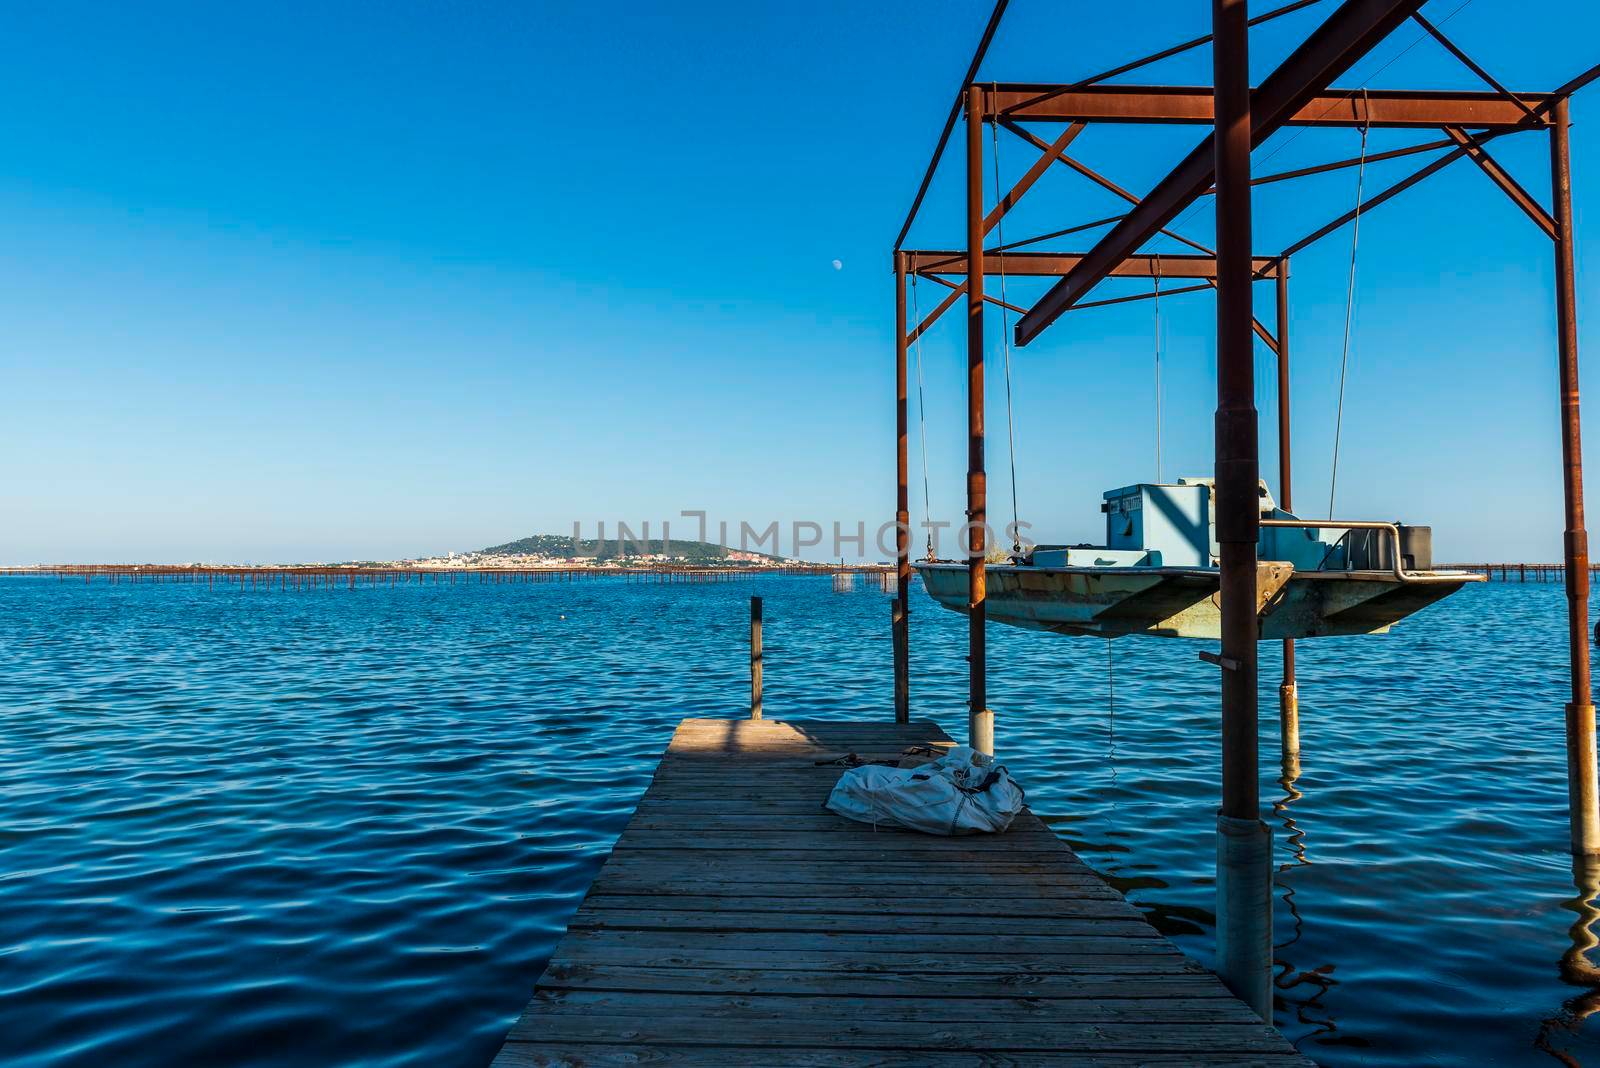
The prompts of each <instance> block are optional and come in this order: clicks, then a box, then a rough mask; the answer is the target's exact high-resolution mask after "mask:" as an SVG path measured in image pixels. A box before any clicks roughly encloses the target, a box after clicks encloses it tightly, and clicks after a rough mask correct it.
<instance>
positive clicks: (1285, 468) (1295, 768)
mask: <svg viewBox="0 0 1600 1068" xmlns="http://www.w3.org/2000/svg"><path fill="white" fill-rule="evenodd" d="M1277 295H1278V324H1277V341H1278V495H1279V501H1278V503H1279V504H1281V505H1282V506H1283V510H1284V511H1286V512H1292V511H1294V491H1293V485H1294V479H1293V477H1292V471H1291V467H1290V463H1289V259H1288V257H1287V256H1286V257H1284V258H1283V259H1281V260H1279V261H1278V287H1277ZM1278 737H1279V738H1280V739H1281V741H1282V755H1283V777H1284V778H1285V779H1286V780H1288V781H1290V782H1293V781H1294V780H1295V779H1298V778H1299V777H1300V689H1299V686H1298V684H1297V683H1296V682H1295V677H1294V639H1293V638H1285V639H1283V682H1282V683H1281V684H1280V685H1279V686H1278Z"/></svg>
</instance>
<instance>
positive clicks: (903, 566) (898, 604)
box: [891, 251, 911, 723]
mask: <svg viewBox="0 0 1600 1068" xmlns="http://www.w3.org/2000/svg"><path fill="white" fill-rule="evenodd" d="M894 352H895V356H894V383H895V391H894V392H895V401H894V423H895V494H894V522H895V534H894V546H895V548H894V553H895V555H894V560H895V568H894V574H895V593H894V608H893V610H892V613H891V619H892V628H893V634H894V721H895V722H896V723H908V722H910V720H911V628H910V618H911V617H910V616H909V615H908V612H909V610H910V607H911V606H910V603H909V597H910V588H911V498H910V493H909V491H908V490H907V488H906V486H907V482H908V481H909V478H910V471H909V468H910V463H909V460H908V453H907V445H906V439H907V426H906V254H905V253H904V252H899V251H896V252H895V254H894Z"/></svg>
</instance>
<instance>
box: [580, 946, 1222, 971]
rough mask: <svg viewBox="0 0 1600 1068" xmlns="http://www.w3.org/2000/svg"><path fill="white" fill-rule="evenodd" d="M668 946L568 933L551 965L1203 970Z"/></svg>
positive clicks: (1139, 958)
mask: <svg viewBox="0 0 1600 1068" xmlns="http://www.w3.org/2000/svg"><path fill="white" fill-rule="evenodd" d="M683 941H684V944H683V945H681V946H678V947H676V948H673V949H660V948H649V947H637V946H631V945H615V944H606V943H601V944H596V945H579V944H577V943H575V942H574V941H573V939H572V938H571V937H570V936H569V937H568V938H565V939H562V941H561V945H560V946H559V947H557V949H556V955H555V956H554V957H553V958H551V963H552V965H554V964H556V963H561V964H565V965H572V964H588V965H595V966H607V965H611V964H618V965H631V966H635V967H649V968H686V969H724V968H731V969H734V970H739V971H744V970H749V969H787V970H791V971H797V972H817V971H822V972H839V973H845V974H860V973H864V972H865V973H871V972H879V971H895V972H900V971H906V972H927V973H930V974H939V975H944V976H946V977H947V978H948V977H958V976H966V977H968V978H970V979H971V980H972V981H973V982H977V981H979V977H981V976H983V975H988V974H994V975H1073V974H1077V973H1078V972H1080V971H1083V972H1095V973H1105V974H1113V973H1116V974H1125V975H1128V974H1137V975H1146V976H1167V975H1173V974H1177V973H1196V974H1199V973H1201V972H1202V971H1203V969H1201V968H1200V966H1199V965H1198V964H1195V963H1194V962H1193V961H1191V960H1190V959H1189V958H1187V957H1185V956H1183V955H1182V954H1179V955H1177V956H1176V957H1169V956H1158V955H1156V954H1153V953H1144V954H1139V955H1130V954H1127V953H1087V952H1086V953H1073V954H1063V953H1033V954H1020V953H1009V954H1006V955H1005V956H1001V957H993V958H982V957H977V958H975V957H974V956H973V955H972V954H970V953H938V952H922V953H895V954H881V955H880V954H873V953H862V952H837V953H827V952H796V951H790V950H750V949H718V948H705V947H702V946H701V945H700V944H699V942H698V940H693V939H687V938H686V939H684V940H683Z"/></svg>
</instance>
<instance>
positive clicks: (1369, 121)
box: [985, 82, 1555, 129]
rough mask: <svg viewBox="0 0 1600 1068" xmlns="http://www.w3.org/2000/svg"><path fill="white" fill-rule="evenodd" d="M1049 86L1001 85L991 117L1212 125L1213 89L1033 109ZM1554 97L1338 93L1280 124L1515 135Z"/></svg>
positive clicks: (1121, 95)
mask: <svg viewBox="0 0 1600 1068" xmlns="http://www.w3.org/2000/svg"><path fill="white" fill-rule="evenodd" d="M1050 88H1051V87H1050V86H1047V85H1017V84H1007V83H1005V82H1001V83H1000V84H999V85H998V86H997V87H995V88H994V89H992V90H990V92H989V107H988V110H989V114H988V115H986V116H985V118H996V117H998V118H1001V119H1009V120H1011V121H1012V122H1089V123H1094V122H1110V123H1166V124H1177V125H1190V126H1209V125H1210V124H1211V90H1210V89H1208V88H1205V87H1196V86H1159V85H1104V86H1094V87H1090V88H1086V89H1075V90H1072V91H1070V92H1062V93H1060V94H1059V95H1057V96H1052V97H1049V98H1047V99H1042V100H1039V102H1038V103H1028V102H1029V101H1030V100H1034V99H1037V98H1039V97H1040V96H1041V95H1042V94H1044V93H1046V92H1048V91H1049V90H1050ZM1257 92H1260V90H1259V89H1258V90H1257ZM1554 99H1555V94H1553V93H1517V94H1515V97H1514V99H1512V98H1508V97H1505V96H1501V95H1500V94H1499V93H1481V92H1460V93H1456V92H1404V91H1391V90H1383V89H1371V90H1361V89H1331V90H1328V91H1326V92H1318V93H1316V94H1314V95H1313V96H1311V97H1310V98H1309V99H1308V100H1306V101H1305V103H1303V104H1301V105H1300V106H1298V107H1296V108H1295V109H1294V110H1293V111H1292V112H1291V113H1290V115H1289V117H1288V118H1287V119H1285V120H1284V121H1283V122H1282V124H1281V125H1284V126H1336V127H1337V126H1344V127H1350V126H1353V127H1358V128H1359V127H1362V126H1371V127H1372V128H1373V129H1382V128H1396V129H1413V128H1415V129H1438V128H1439V127H1441V126H1470V127H1473V128H1474V129H1480V128H1483V129H1510V128H1512V127H1516V126H1526V125H1529V122H1528V116H1529V113H1530V112H1538V113H1541V114H1542V113H1543V112H1544V111H1548V110H1549V106H1550V104H1551V103H1552V102H1553V101H1554Z"/></svg>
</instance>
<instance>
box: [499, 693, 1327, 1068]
mask: <svg viewBox="0 0 1600 1068" xmlns="http://www.w3.org/2000/svg"><path fill="white" fill-rule="evenodd" d="M927 743H936V744H937V745H938V746H940V747H947V746H948V744H949V739H948V737H947V736H945V735H944V734H943V733H942V732H941V731H939V730H938V728H937V727H934V726H933V725H932V724H928V723H913V724H905V725H895V724H892V723H889V722H881V723H870V724H866V723H850V722H843V721H841V722H833V721H813V722H807V723H785V722H782V721H774V720H764V721H759V722H756V721H723V720H685V721H684V722H683V723H682V724H681V725H680V726H679V728H678V730H677V732H676V733H675V735H674V737H673V740H672V743H671V746H670V747H669V749H668V751H667V753H666V754H664V756H663V758H662V761H661V763H660V765H659V766H658V768H657V769H656V774H655V776H654V779H653V780H652V782H651V784H650V787H649V789H648V790H647V791H646V793H645V796H644V798H643V799H642V800H641V801H640V803H639V805H638V808H637V810H636V811H635V813H634V815H633V817H632V819H631V820H630V822H629V824H628V826H627V828H626V829H625V830H624V831H623V833H622V835H621V837H620V838H619V839H618V841H617V844H616V847H615V848H614V850H613V851H612V854H611V856H610V858H609V859H608V860H607V862H606V864H605V866H604V867H603V869H602V870H601V872H600V875H599V876H598V877H597V878H596V880H595V882H594V884H593V885H592V886H591V888H590V891H589V893H588V895H587V896H586V897H585V899H584V901H583V903H582V904H581V906H580V907H579V908H578V911H577V913H576V914H575V915H574V917H573V919H572V921H571V923H570V924H569V927H568V931H567V935H566V937H565V938H564V939H563V940H562V942H561V944H560V945H559V946H558V947H557V948H556V951H555V954H554V956H553V958H552V960H551V961H550V964H549V966H548V967H547V969H546V971H545V973H544V975H543V976H542V977H541V979H540V981H539V985H538V988H537V991H536V993H535V995H534V1000H533V1002H532V1003H531V1004H530V1005H529V1006H528V1008H527V1010H526V1012H525V1013H524V1014H523V1017H522V1019H521V1020H520V1021H519V1022H518V1024H517V1026H516V1028H515V1029H514V1030H513V1032H512V1034H511V1037H510V1039H509V1040H508V1042H507V1043H506V1045H505V1047H504V1049H503V1050H502V1051H501V1054H500V1057H499V1058H498V1059H497V1061H496V1064H498V1065H502V1066H504V1068H511V1066H527V1065H534V1064H539V1065H572V1066H574V1068H575V1066H577V1065H583V1066H585V1068H594V1066H598V1065H608V1064H626V1065H640V1064H664V1065H676V1064H696V1065H712V1066H715V1065H740V1066H744V1065H753V1064H761V1065H790V1064H806V1065H817V1066H821V1068H829V1066H844V1065H851V1066H858V1065H883V1066H897V1068H898V1066H909V1065H919V1066H921V1065H927V1066H930V1068H953V1066H956V1065H962V1066H972V1068H979V1066H983V1068H991V1066H993V1065H995V1064H997V1063H1004V1064H1006V1065H1010V1066H1013V1068H1031V1066H1033V1065H1044V1064H1060V1063H1071V1064H1075V1065H1099V1064H1103V1065H1106V1066H1108V1068H1109V1066H1113V1065H1116V1066H1125V1065H1132V1064H1147V1065H1158V1066H1171V1065H1177V1064H1261V1065H1272V1066H1274V1068H1276V1066H1280V1065H1289V1064H1304V1063H1308V1062H1305V1061H1304V1060H1303V1059H1302V1058H1299V1057H1298V1055H1297V1054H1296V1053H1295V1051H1294V1050H1293V1048H1292V1047H1290V1046H1289V1045H1288V1043H1286V1042H1284V1041H1283V1039H1282V1038H1281V1036H1279V1035H1278V1034H1277V1033H1276V1032H1275V1031H1273V1030H1272V1029H1271V1028H1269V1027H1266V1026H1265V1025H1263V1024H1262V1023H1261V1022H1260V1021H1259V1020H1257V1019H1256V1018H1255V1017H1254V1015H1253V1014H1252V1013H1251V1012H1250V1011H1249V1010H1248V1009H1247V1008H1246V1007H1245V1006H1244V1005H1243V1003H1241V1002H1239V1001H1237V1000H1236V999H1234V998H1233V997H1232V995H1230V994H1229V993H1228V992H1227V991H1226V990H1225V989H1224V988H1223V987H1222V985H1221V984H1220V983H1219V982H1218V981H1217V980H1216V978H1215V977H1214V976H1212V975H1211V974H1210V973H1208V972H1206V971H1204V970H1203V969H1201V968H1200V967H1199V966H1198V965H1197V964H1195V963H1194V962H1193V961H1191V960H1189V959H1188V958H1186V957H1184V956H1183V955H1182V954H1181V953H1179V952H1178V951H1177V949H1176V948H1175V947H1174V946H1173V945H1172V944H1171V943H1170V942H1168V941H1167V940H1166V939H1164V938H1161V937H1160V936H1159V935H1158V934H1157V933H1156V932H1155V930H1154V929H1153V928H1151V927H1149V926H1148V925H1147V924H1146V923H1145V922H1144V921H1143V920H1142V919H1141V918H1140V914H1139V912H1138V910H1136V909H1134V908H1133V907H1132V906H1130V905H1129V904H1128V903H1127V902H1126V901H1125V900H1124V899H1123V898H1122V897H1121V895H1119V894H1117V893H1116V892H1115V891H1113V890H1112V889H1111V888H1110V887H1108V886H1107V885H1106V884H1105V882H1104V881H1103V880H1102V879H1101V878H1100V877H1099V876H1098V875H1096V874H1095V873H1094V872H1093V870H1092V869H1091V868H1090V867H1089V866H1088V865H1086V864H1084V863H1083V862H1082V861H1081V860H1080V859H1079V858H1078V857H1077V856H1076V855H1075V854H1073V852H1072V851H1071V849H1069V848H1068V847H1067V845H1066V844H1065V843H1064V842H1062V841H1061V840H1060V839H1059V838H1058V837H1057V836H1056V835H1055V834H1054V832H1052V831H1051V830H1050V828H1049V827H1047V826H1046V825H1045V824H1044V823H1042V822H1041V821H1040V820H1038V819H1037V817H1035V816H1034V815H1033V814H1032V813H1029V812H1024V813H1023V814H1022V815H1020V816H1019V817H1018V819H1017V820H1016V822H1015V823H1014V824H1013V826H1012V829H1011V830H1010V831H1008V832H1007V833H1006V834H1003V835H984V836H973V837H964V838H939V837H933V836H927V835H920V834H914V833H911V832H906V831H903V830H900V829H891V828H874V827H871V826H868V825H865V824H858V823H854V822H851V821H848V820H844V819H842V818H840V817H838V816H836V815H834V814H832V813H829V812H827V811H826V810H825V809H824V808H823V807H822V803H823V801H824V800H825V799H826V797H827V795H828V792H829V791H830V790H831V789H832V788H833V785H834V783H836V782H837V781H838V777H839V776H840V775H841V774H843V773H844V771H845V770H846V769H845V767H844V766H843V765H842V764H841V763H837V762H830V761H831V760H832V758H834V757H838V756H840V755H842V754H844V753H849V752H854V753H856V754H858V755H859V756H862V757H867V758H869V759H870V758H874V757H884V758H889V757H897V756H898V755H899V754H900V753H902V752H903V751H905V750H906V749H907V748H910V747H912V746H915V745H923V744H927Z"/></svg>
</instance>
